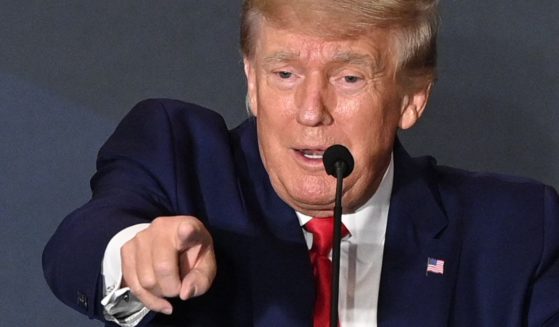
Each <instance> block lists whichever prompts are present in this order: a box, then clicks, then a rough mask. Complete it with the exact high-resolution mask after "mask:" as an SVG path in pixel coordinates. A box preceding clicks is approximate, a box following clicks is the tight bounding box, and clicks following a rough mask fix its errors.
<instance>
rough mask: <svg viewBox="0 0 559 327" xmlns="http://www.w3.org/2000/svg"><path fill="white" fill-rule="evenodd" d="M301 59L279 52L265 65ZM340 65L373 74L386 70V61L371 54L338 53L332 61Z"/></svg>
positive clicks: (266, 59) (295, 54)
mask: <svg viewBox="0 0 559 327" xmlns="http://www.w3.org/2000/svg"><path fill="white" fill-rule="evenodd" d="M299 58H300V53H298V52H290V51H277V52H274V53H272V54H271V55H269V56H266V57H264V63H265V64H276V63H285V62H290V61H296V60H298V59H299ZM332 62H334V63H338V64H349V65H353V66H361V67H364V68H366V69H370V70H372V71H373V72H379V71H382V70H383V69H384V61H383V60H382V59H381V56H371V55H369V54H360V53H355V52H338V53H336V54H335V55H334V59H333V60H332Z"/></svg>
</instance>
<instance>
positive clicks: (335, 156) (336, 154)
mask: <svg viewBox="0 0 559 327" xmlns="http://www.w3.org/2000/svg"><path fill="white" fill-rule="evenodd" d="M322 162H323V163H324V168H325V169H326V172H327V173H328V175H332V176H334V177H337V174H336V164H338V163H341V164H342V166H343V169H342V177H343V178H346V177H347V176H349V174H351V172H352V171H353V164H354V162H353V156H352V155H351V153H350V152H349V150H348V149H347V148H346V147H345V146H343V145H340V144H334V145H332V146H330V147H329V148H328V149H326V151H324V155H323V156H322Z"/></svg>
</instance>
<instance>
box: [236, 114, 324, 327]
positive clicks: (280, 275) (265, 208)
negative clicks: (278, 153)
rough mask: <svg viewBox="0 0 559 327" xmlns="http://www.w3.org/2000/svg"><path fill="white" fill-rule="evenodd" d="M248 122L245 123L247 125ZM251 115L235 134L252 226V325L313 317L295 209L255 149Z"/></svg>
mask: <svg viewBox="0 0 559 327" xmlns="http://www.w3.org/2000/svg"><path fill="white" fill-rule="evenodd" d="M247 125H248V126H247ZM255 125H256V124H255V123H254V121H253V120H250V121H249V123H248V124H244V125H243V126H245V130H244V131H242V132H241V134H240V140H239V141H240V143H241V149H242V151H243V153H242V155H240V156H239V158H240V159H241V160H242V161H244V163H242V165H243V166H244V167H241V169H240V171H241V172H244V173H246V175H245V176H242V177H241V183H242V184H243V185H241V190H242V192H243V193H244V199H245V206H246V210H247V213H248V217H249V219H251V220H252V222H251V223H252V225H253V226H254V230H255V233H254V236H253V240H252V242H251V249H250V258H248V259H249V260H248V262H249V263H250V268H249V269H250V271H249V273H250V275H251V278H249V279H248V280H249V282H250V290H251V293H252V305H253V322H254V324H253V325H254V326H298V325H303V326H306V325H309V324H310V323H311V322H312V314H313V312H312V310H313V307H314V279H313V275H312V267H311V264H310V259H309V254H308V250H307V247H306V243H305V240H304V236H303V233H302V230H301V226H300V225H299V220H298V219H297V216H296V215H295V212H294V211H293V209H292V208H291V207H289V206H288V205H287V204H286V203H285V202H283V201H282V200H281V199H280V198H279V197H278V196H277V194H276V193H275V191H274V190H273V188H272V186H271V183H270V181H269V177H268V174H267V173H266V170H265V169H264V167H263V165H262V161H261V160H260V155H259V152H258V144H257V138H256V127H255Z"/></svg>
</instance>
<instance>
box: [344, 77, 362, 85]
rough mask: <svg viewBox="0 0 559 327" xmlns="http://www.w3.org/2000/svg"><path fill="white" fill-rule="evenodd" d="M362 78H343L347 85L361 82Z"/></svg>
mask: <svg viewBox="0 0 559 327" xmlns="http://www.w3.org/2000/svg"><path fill="white" fill-rule="evenodd" d="M362 79H363V78H361V77H359V76H344V81H345V82H346V83H349V84H354V83H358V82H360V81H361V80H362Z"/></svg>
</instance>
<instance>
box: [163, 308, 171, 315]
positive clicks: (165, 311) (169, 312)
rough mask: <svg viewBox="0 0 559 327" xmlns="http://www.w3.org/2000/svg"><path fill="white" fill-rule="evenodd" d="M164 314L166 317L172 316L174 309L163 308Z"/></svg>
mask: <svg viewBox="0 0 559 327" xmlns="http://www.w3.org/2000/svg"><path fill="white" fill-rule="evenodd" d="M163 313H164V314H166V315H170V314H172V313H173V308H172V307H167V308H163Z"/></svg>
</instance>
